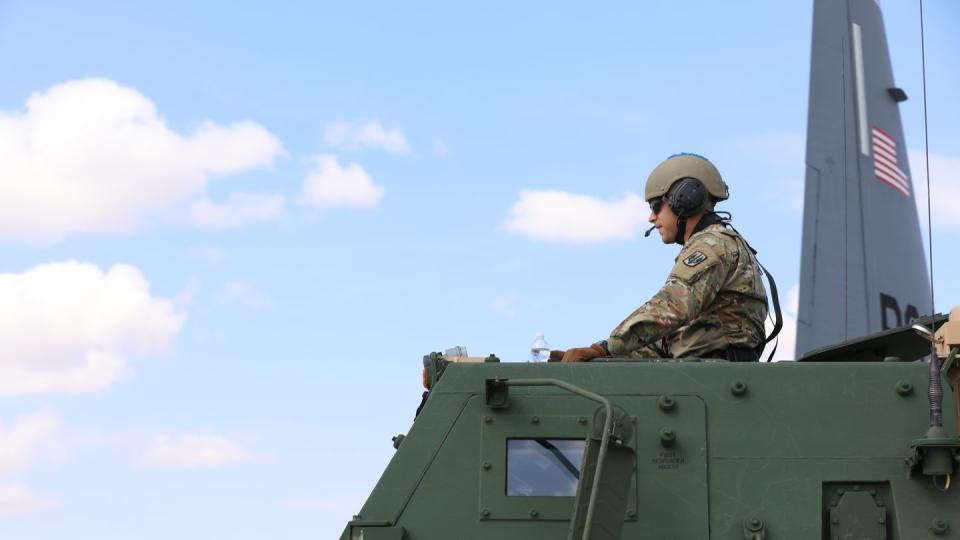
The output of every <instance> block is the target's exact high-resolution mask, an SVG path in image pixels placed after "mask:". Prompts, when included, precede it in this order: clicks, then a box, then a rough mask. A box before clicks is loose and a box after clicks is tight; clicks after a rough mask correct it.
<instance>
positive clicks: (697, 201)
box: [665, 177, 710, 217]
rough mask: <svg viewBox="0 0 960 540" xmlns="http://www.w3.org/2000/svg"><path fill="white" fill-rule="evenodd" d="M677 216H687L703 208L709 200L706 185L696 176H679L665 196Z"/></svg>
mask: <svg viewBox="0 0 960 540" xmlns="http://www.w3.org/2000/svg"><path fill="white" fill-rule="evenodd" d="M665 199H666V200H667V204H669V205H670V209H671V210H673V213H675V214H676V215H677V217H689V216H692V215H694V214H696V213H697V212H700V211H702V210H704V209H705V208H706V207H707V204H708V203H709V202H710V194H709V193H707V188H706V186H704V185H703V182H701V181H700V180H697V179H696V178H689V177H688V178H681V179H680V180H679V181H678V182H677V183H676V184H675V185H674V187H673V188H672V189H671V190H670V191H669V192H667V195H666V197H665Z"/></svg>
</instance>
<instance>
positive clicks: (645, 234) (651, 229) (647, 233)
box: [643, 225, 657, 238]
mask: <svg viewBox="0 0 960 540" xmlns="http://www.w3.org/2000/svg"><path fill="white" fill-rule="evenodd" d="M656 228H657V226H656V225H654V226H653V227H650V228H649V229H647V232H645V233H643V237H644V238H646V237H648V236H650V233H652V232H653V230H654V229H656Z"/></svg>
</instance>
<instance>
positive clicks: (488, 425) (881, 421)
mask: <svg viewBox="0 0 960 540" xmlns="http://www.w3.org/2000/svg"><path fill="white" fill-rule="evenodd" d="M532 378H553V379H559V380H561V381H565V382H568V383H570V384H573V385H576V386H577V387H579V388H582V389H585V390H587V391H589V392H593V393H596V394H599V395H601V396H604V397H605V398H607V399H609V400H610V402H611V403H612V404H613V405H614V406H615V407H618V408H620V409H622V410H623V411H624V412H625V413H626V415H627V416H628V418H629V422H630V423H631V426H632V428H633V433H632V441H631V443H632V448H633V449H634V450H635V451H634V453H633V458H632V459H634V462H633V468H632V472H630V473H629V474H630V478H629V488H628V499H627V503H626V512H625V513H624V515H623V527H622V531H621V532H620V537H621V538H624V539H626V538H651V539H653V538H656V539H661V538H662V539H677V540H684V539H689V540H693V539H707V538H710V539H742V538H747V539H751V538H767V539H772V540H776V539H781V538H784V539H785V538H790V539H799V540H803V539H809V540H814V539H833V538H857V540H862V539H863V538H875V539H879V538H887V539H892V540H913V539H922V538H950V537H955V536H956V534H957V533H956V531H957V530H958V528H960V490H958V489H957V488H955V487H951V489H949V490H946V491H944V490H943V488H944V485H943V482H940V483H939V484H935V482H934V481H932V480H931V478H929V477H925V476H922V475H919V474H914V475H913V476H909V475H908V470H909V469H908V467H907V465H906V460H907V458H908V457H909V456H910V453H911V443H912V442H913V441H914V440H916V439H918V438H920V437H922V436H923V434H924V433H925V432H926V430H927V427H928V403H927V397H926V387H927V365H926V364H923V363H907V362H849V363H845V362H781V363H774V364H735V363H726V362H700V361H689V362H635V361H630V362H627V361H610V362H593V363H587V364H576V365H565V364H526V363H509V362H503V363H477V364H449V365H446V366H444V369H443V370H442V373H441V374H440V376H439V378H438V379H436V384H435V386H434V388H433V389H432V391H431V393H430V397H429V399H428V400H427V402H426V405H425V407H424V408H423V410H422V412H421V413H420V415H419V416H418V417H417V419H416V421H415V423H414V424H413V427H412V428H411V429H410V431H409V432H408V433H407V434H406V437H405V438H404V440H403V442H402V444H401V445H400V447H399V449H398V450H397V452H396V454H395V456H394V458H393V460H392V461H391V462H390V464H389V465H388V466H387V469H386V470H385V471H384V474H383V476H382V478H381V479H380V481H379V483H378V484H377V486H376V488H375V489H374V490H373V492H372V493H371V495H370V497H369V499H368V500H367V502H366V504H364V506H363V508H361V509H360V511H359V516H358V517H357V518H356V519H355V520H354V521H353V522H351V524H349V525H348V526H347V528H346V529H345V530H344V533H343V536H342V538H343V539H344V540H352V539H353V538H361V537H362V538H366V539H368V540H369V539H372V538H406V539H413V540H431V539H436V540H450V539H460V540H467V539H483V538H499V539H505V540H510V539H530V538H535V539H539V538H543V539H548V538H549V539H553V538H556V539H562V538H567V535H568V533H569V528H570V519H571V515H572V513H573V505H574V497H573V496H560V497H550V496H530V497H525V496H510V495H507V491H506V485H507V482H508V481H509V479H508V477H507V474H506V468H507V460H508V458H509V456H508V453H507V441H508V440H511V439H517V438H519V439H586V438H587V437H588V436H589V435H590V433H591V430H592V429H594V415H595V413H596V410H597V404H596V403H594V402H592V401H590V400H588V399H585V398H584V397H581V396H577V395H574V394H572V393H570V392H567V391H564V390H562V389H558V388H551V387H510V388H509V395H508V398H507V406H506V407H505V408H494V407H491V406H490V405H488V403H487V400H486V395H485V393H486V391H487V390H486V386H487V381H488V380H490V379H507V380H517V379H532ZM908 387H909V390H906V389H907V388H908ZM952 399H954V396H953V395H952V393H951V392H949V391H947V392H946V395H945V400H946V402H947V403H949V402H950V400H952ZM415 405H416V403H411V408H413V407H415ZM944 411H945V416H944V425H945V426H947V427H948V428H947V432H948V433H949V435H950V437H955V435H956V433H954V432H953V426H955V425H956V420H955V418H954V417H953V414H952V411H953V407H950V406H945V407H944ZM384 444H390V443H389V437H386V436H385V439H384ZM584 466H585V467H586V464H584ZM844 493H846V494H847V495H843V494H844ZM858 493H859V495H858ZM881 517H882V520H883V523H880V520H881ZM834 520H837V521H838V523H834V522H833V521H834ZM876 531H882V536H881V535H880V534H881V533H880V532H876ZM398 535H399V536H398ZM850 535H853V536H850ZM856 535H860V536H856Z"/></svg>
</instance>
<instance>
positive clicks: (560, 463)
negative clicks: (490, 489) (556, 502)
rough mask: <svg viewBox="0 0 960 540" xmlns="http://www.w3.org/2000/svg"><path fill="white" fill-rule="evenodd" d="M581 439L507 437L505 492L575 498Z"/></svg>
mask: <svg viewBox="0 0 960 540" xmlns="http://www.w3.org/2000/svg"><path fill="white" fill-rule="evenodd" d="M585 442H586V441H584V440H583V439H507V495H508V496H516V497H575V496H576V495H577V482H578V481H579V480H580V467H581V463H582V461H583V447H584V444H585Z"/></svg>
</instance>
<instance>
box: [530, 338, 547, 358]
mask: <svg viewBox="0 0 960 540" xmlns="http://www.w3.org/2000/svg"><path fill="white" fill-rule="evenodd" d="M549 358H550V346H549V345H547V340H545V339H543V332H537V337H536V339H534V340H533V345H531V346H530V361H531V362H546V361H547V360H548V359H549Z"/></svg>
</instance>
